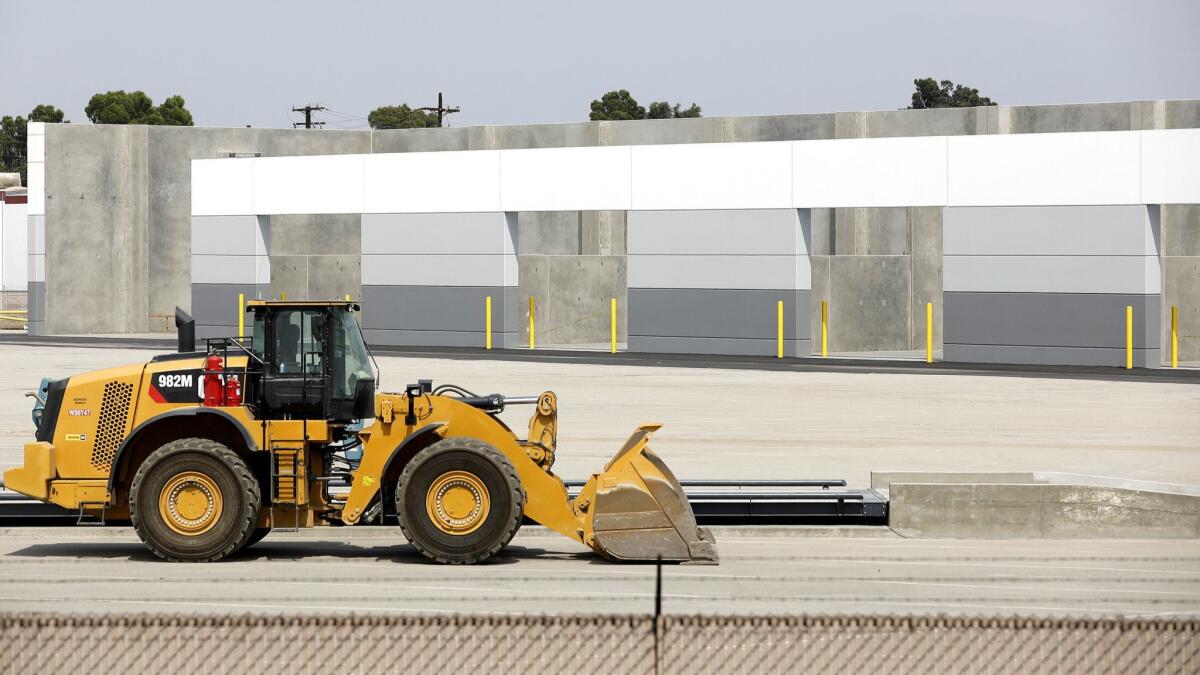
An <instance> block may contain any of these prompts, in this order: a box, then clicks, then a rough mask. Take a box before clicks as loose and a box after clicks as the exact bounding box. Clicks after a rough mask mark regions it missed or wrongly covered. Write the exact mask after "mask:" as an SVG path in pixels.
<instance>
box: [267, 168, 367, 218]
mask: <svg viewBox="0 0 1200 675" xmlns="http://www.w3.org/2000/svg"><path fill="white" fill-rule="evenodd" d="M364 157H365V156H364V155H314V156H307V157H256V158H253V159H252V160H251V161H252V162H253V163H252V166H253V167H254V213H260V214H277V213H278V214H310V213H362V211H363V206H364V200H363V194H364V192H363V190H364V181H363V179H364V175H363V159H364Z"/></svg>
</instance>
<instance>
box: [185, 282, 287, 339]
mask: <svg viewBox="0 0 1200 675" xmlns="http://www.w3.org/2000/svg"><path fill="white" fill-rule="evenodd" d="M238 293H244V294H245V295H246V301H247V302H249V301H250V300H259V299H262V298H263V297H264V296H266V297H270V295H269V294H270V289H269V288H267V287H266V286H255V285H254V284H192V311H191V314H192V318H193V319H195V320H196V325H197V326H201V325H208V326H235V327H236V326H237V314H238V311H237V308H238ZM250 322H251V320H250V316H249V315H246V324H247V325H249V324H250ZM172 325H174V324H172ZM236 332H237V331H236V330H235V331H234V333H236Z"/></svg>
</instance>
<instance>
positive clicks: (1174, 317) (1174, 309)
mask: <svg viewBox="0 0 1200 675" xmlns="http://www.w3.org/2000/svg"><path fill="white" fill-rule="evenodd" d="M1171 367H1172V368H1178V367H1179V307H1178V306H1177V305H1171Z"/></svg>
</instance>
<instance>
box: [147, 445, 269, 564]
mask: <svg viewBox="0 0 1200 675" xmlns="http://www.w3.org/2000/svg"><path fill="white" fill-rule="evenodd" d="M261 501H262V496H261V491H260V488H259V484H258V480H256V479H255V477H254V474H253V473H251V471H250V467H248V466H247V465H246V462H245V461H243V460H242V458H241V457H239V456H238V455H237V453H235V452H234V451H233V450H230V449H229V448H228V447H226V446H224V445H222V444H220V443H217V442H216V441H211V440H208V439H206V438H183V439H180V440H177V441H172V442H170V443H167V444H166V445H164V446H162V447H161V448H159V449H158V450H155V451H154V452H153V453H151V454H150V456H149V457H147V458H146V461H144V462H142V465H141V466H139V467H138V470H137V473H135V474H134V477H133V483H132V484H131V485H130V488H129V514H130V520H132V521H133V529H134V530H135V531H136V532H137V534H138V537H139V538H141V540H142V542H143V543H145V544H146V546H147V547H148V548H149V549H150V550H151V551H152V552H153V553H154V555H156V556H158V557H160V558H162V559H164V560H170V561H172V562H210V561H215V560H220V559H222V558H224V557H226V556H228V555H229V554H231V553H233V552H235V551H237V550H238V549H240V548H242V547H243V546H245V545H246V542H248V541H249V540H250V537H251V536H253V534H254V532H255V525H257V524H258V511H259V507H260V504H261Z"/></svg>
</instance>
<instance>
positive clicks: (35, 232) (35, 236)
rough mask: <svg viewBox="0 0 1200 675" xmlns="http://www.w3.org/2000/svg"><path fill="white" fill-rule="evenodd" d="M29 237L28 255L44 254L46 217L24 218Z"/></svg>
mask: <svg viewBox="0 0 1200 675" xmlns="http://www.w3.org/2000/svg"><path fill="white" fill-rule="evenodd" d="M25 220H26V223H27V227H28V229H27V231H28V233H29V234H28V237H29V253H30V254H32V255H45V254H46V216H26V217H25Z"/></svg>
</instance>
